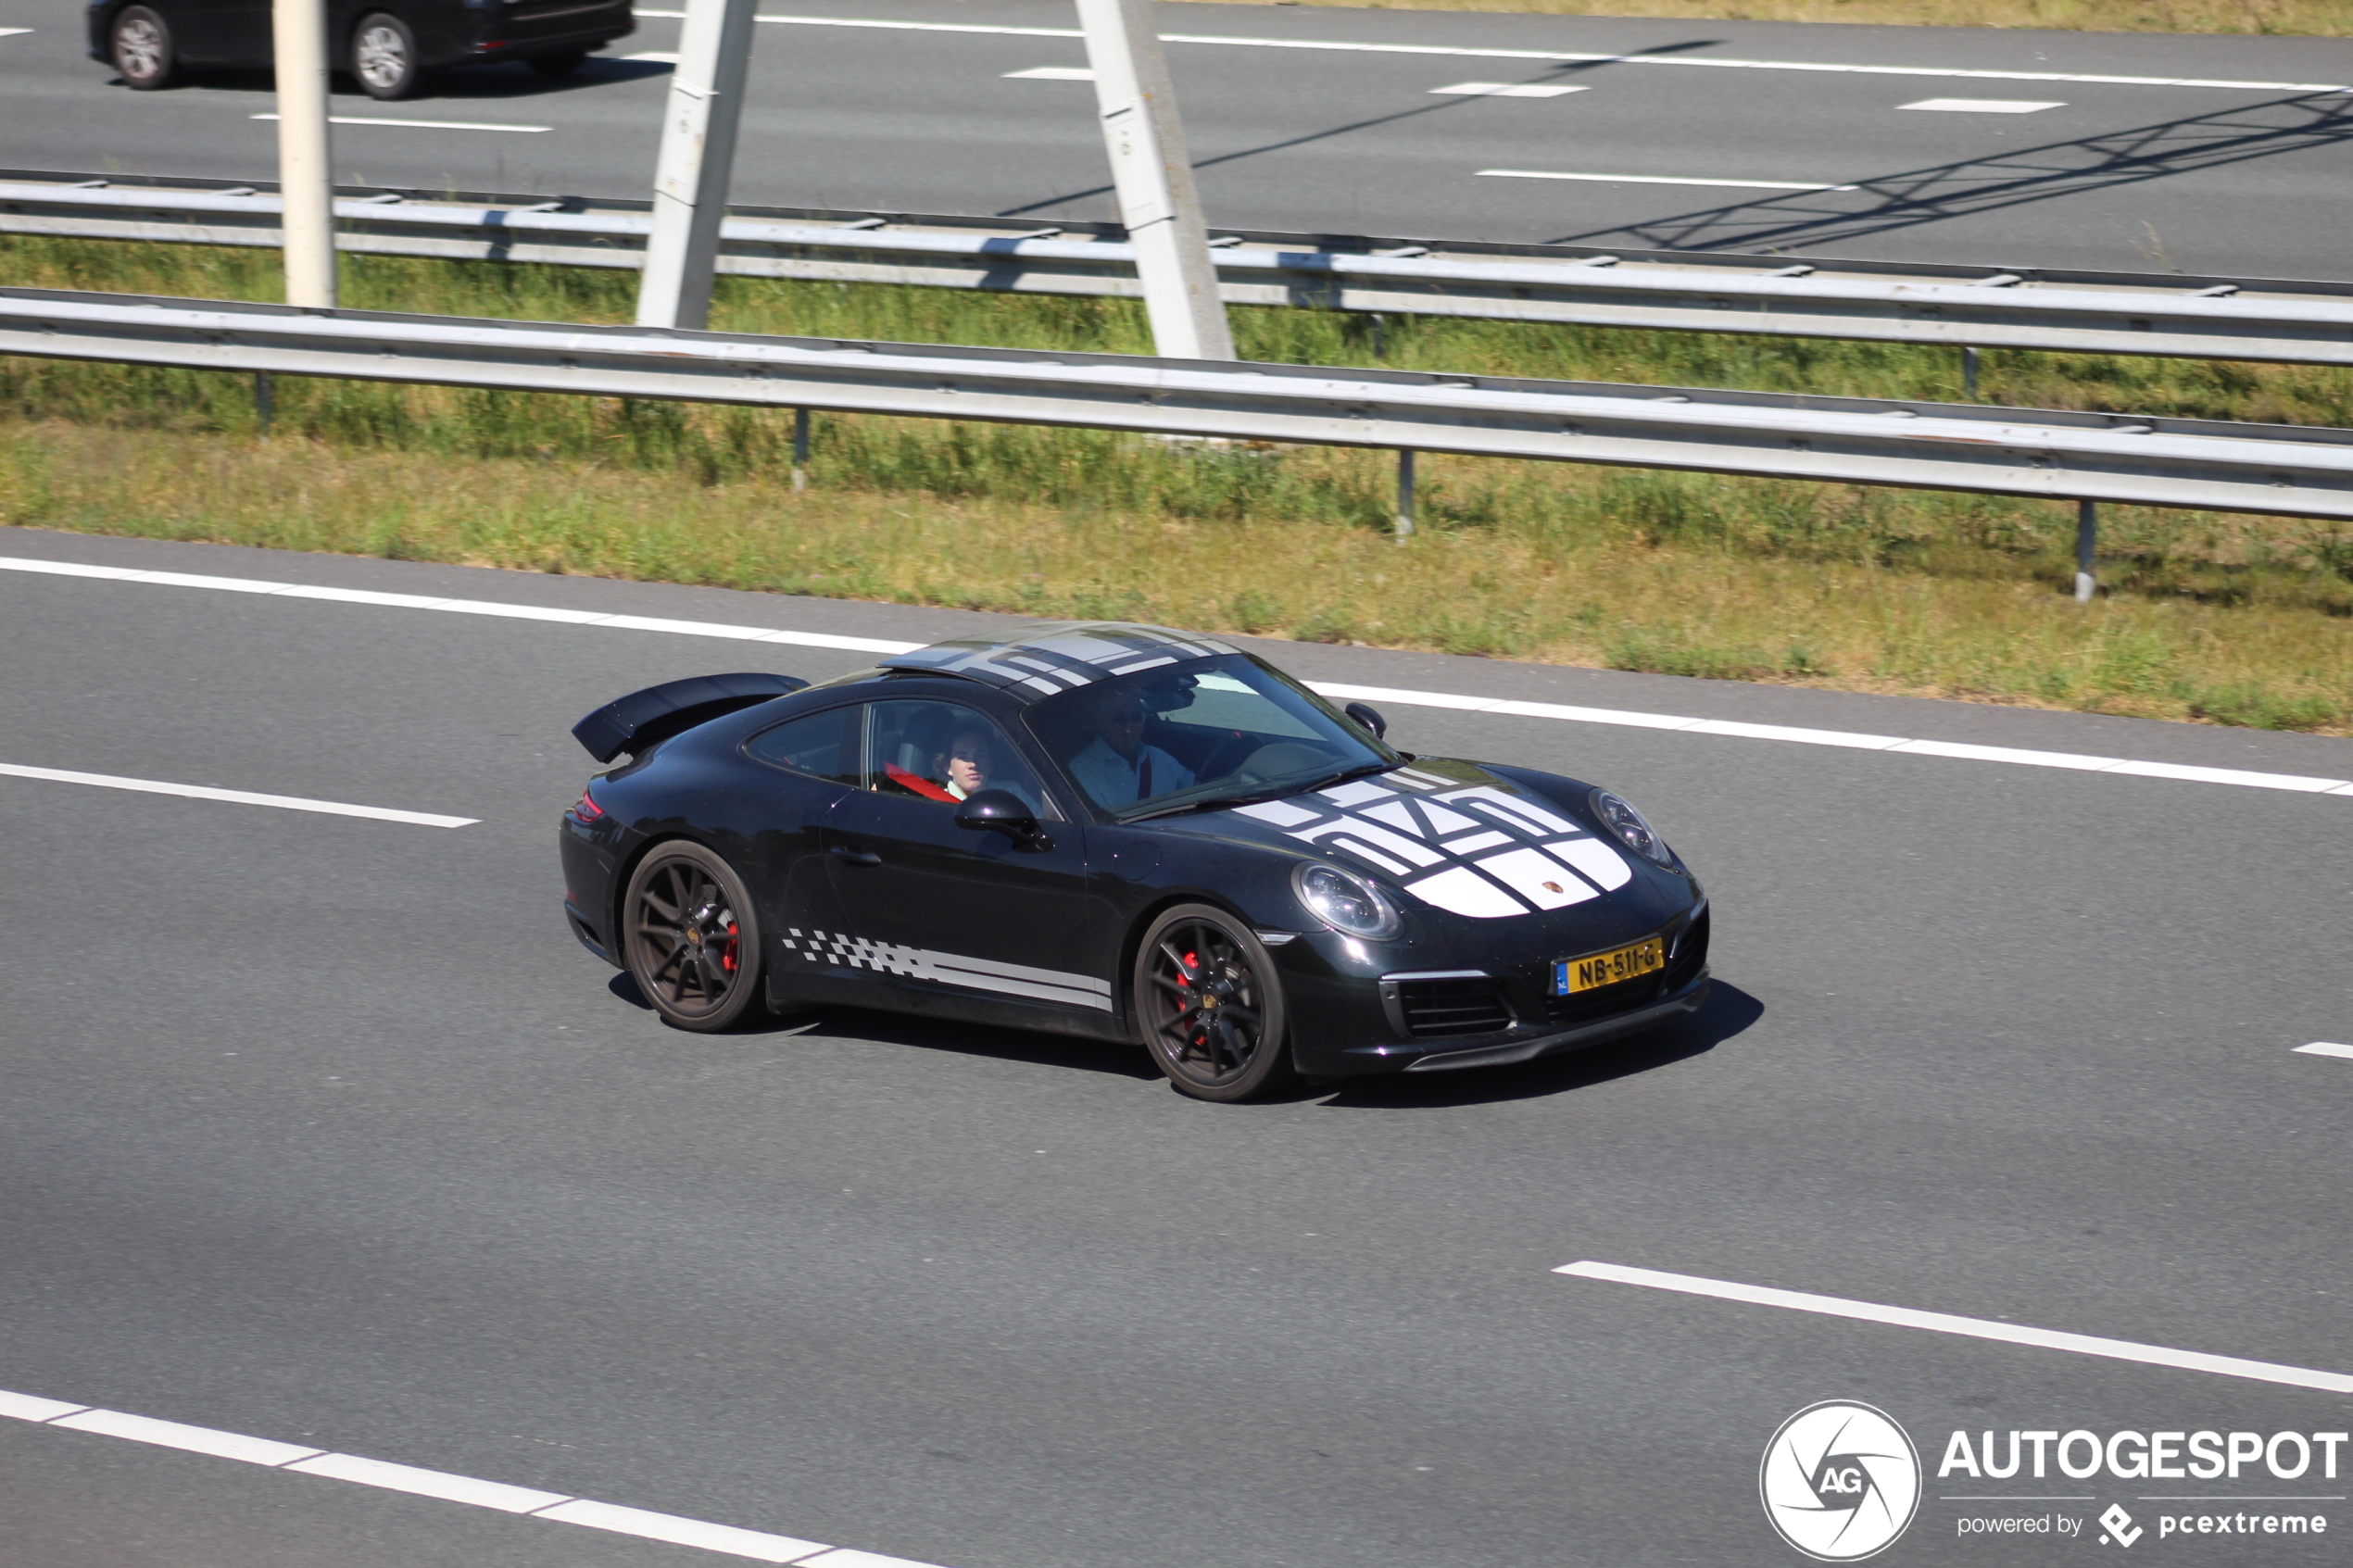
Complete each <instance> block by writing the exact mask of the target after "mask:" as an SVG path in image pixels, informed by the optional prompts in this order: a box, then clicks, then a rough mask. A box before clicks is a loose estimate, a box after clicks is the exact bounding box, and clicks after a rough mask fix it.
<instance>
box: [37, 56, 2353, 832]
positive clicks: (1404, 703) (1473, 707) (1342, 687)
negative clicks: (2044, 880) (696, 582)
mask: <svg viewBox="0 0 2353 1568" xmlns="http://www.w3.org/2000/svg"><path fill="white" fill-rule="evenodd" d="M637 14H638V15H640V16H643V15H645V13H644V12H642V11H641V12H639V13H637ZM0 571H31V572H42V573H46V574H48V575H51V576H57V577H91V578H97V579H101V580H103V581H107V582H118V583H147V584H149V585H151V586H160V587H171V588H210V589H216V590H219V591H222V592H227V593H243V594H276V595H281V596H284V597H287V598H302V599H327V600H333V601H337V602H341V603H346V604H363V605H378V606H383V607H385V608H399V609H433V610H444V611H447V612H450V613H453V614H459V615H495V616H502V617H506V618H509V619H511V620H516V621H556V622H560V623H561V624H565V625H572V626H607V627H616V628H619V629H621V630H623V631H636V632H667V633H676V634H679V635H682V636H696V637H724V638H729V639H732V640H737V641H749V642H761V643H777V644H783V645H786V646H799V647H815V648H841V649H846V650H849V651H850V652H855V653H886V654H888V653H912V652H913V651H914V650H915V649H917V648H919V647H922V646H924V645H923V644H921V643H900V642H891V641H887V640H886V639H884V638H880V637H846V636H837V635H835V634H834V633H824V632H776V631H763V630H761V628H759V627H757V626H731V625H727V624H724V623H723V622H720V621H673V620H666V619H662V618H659V617H654V616H642V615H605V614H598V613H597V612H595V611H591V610H580V609H557V608H551V607H548V606H546V605H514V604H501V603H498V602H497V601H496V600H492V599H443V598H434V597H433V596H430V595H425V594H384V593H373V592H369V591H366V590H363V589H358V588H312V587H308V586H305V585H303V584H300V583H273V582H269V581H266V580H264V579H260V578H250V577H210V576H206V575H203V574H201V573H197V572H186V571H136V570H132V569H130V568H126V567H119V566H89V565H84V564H83V563H82V562H79V561H52V560H35V559H31V558H26V557H19V556H0ZM1308 684H1309V685H1310V686H1311V687H1313V688H1314V689H1315V691H1317V692H1320V693H1322V694H1323V695H1324V696H1330V697H1338V698H1340V700H1341V701H1343V702H1347V701H1357V700H1361V701H1365V702H1388V703H1394V704H1397V705H1398V706H1400V707H1404V708H1445V709H1458V710H1460V711H1463V712H1466V713H1491V714H1494V715H1496V716H1497V717H1499V718H1505V719H1552V720H1557V721H1562V722H1566V723H1572V724H1614V725H1617V726H1619V727H1620V728H1628V729H1637V730H1680V731H1684V732H1687V733H1689V734H1698V735H1723V736H1727V737H1730V738H1735V739H1742V740H1770V741H1786V742H1790V743H1793V744H1795V745H1800V746H1849V747H1853V748H1855V749H1857V750H1864V751H1886V752H1902V753H1905V754H1906V755H1909V756H1913V757H1943V758H1949V759H1957V760H1960V761H1969V762H2001V763H2008V764H2011V765H2014V766H2018V767H2027V768H2064V769H2073V770H2077V771H2083V772H2093V773H2121V774H2125V775H2128V776H2131V777H2136V778H2149V779H2173V780H2179V781H2181V782H2183V783H2186V784H2232V785H2236V786H2239V787H2242V788H2246V789H2280V790H2289V791H2294V792H2296V793H2300V794H2306V795H2341V796H2347V797H2353V780H2348V779H2323V778H2308V777H2305V776H2303V775H2300V774H2296V773H2267V772H2257V771H2251V770H2247V769H2244V768H2202V767H2194V766H2191V765H2189V764H2186V763H2181V762H2138V761H2133V760H2131V759H2126V758H2121V757H2089V756H2083V755H2081V754H2079V753H2076V752H2070V751H2041V750H2036V749H2033V748H2031V747H2026V746H1974V745H1970V744H1969V743H1967V742H1963V741H1947V740H1906V739H1905V738H1903V737H1902V736H1899V735H1874V734H1865V733H1863V732H1860V731H1856V730H1816V729H1806V728H1802V727H1799V726H1795V725H1788V724H1749V723H1743V722H1740V721H1735V720H1730V719H1694V718H1692V717H1690V716H1688V715H1686V714H1680V713H1644V712H1641V711H1639V710H1637V709H1626V708H1581V707H1578V706H1575V705H1573V704H1568V703H1557V702H1522V701H1519V700H1517V699H1516V698H1511V697H1491V696H1466V695H1464V694H1462V693H1459V692H1425V691H1413V690H1408V689H1405V688H1402V687H1397V686H1360V685H1353V684H1342V683H1339V682H1329V681H1311V682H1309V683H1308ZM35 771H36V772H39V771H38V770H35ZM41 776H44V777H45V776H50V775H47V774H46V773H42V774H41ZM130 782H135V781H130ZM169 787H172V788H175V789H176V788H178V787H180V786H176V785H174V786H169ZM268 798H270V799H271V800H272V801H274V800H275V799H276V797H268ZM315 809H326V808H325V806H324V803H319V804H318V805H317V807H316V808H315ZM353 809H355V810H365V809H366V808H353Z"/></svg>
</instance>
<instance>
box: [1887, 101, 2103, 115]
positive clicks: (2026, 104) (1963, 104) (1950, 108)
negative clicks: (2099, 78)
mask: <svg viewBox="0 0 2353 1568" xmlns="http://www.w3.org/2000/svg"><path fill="white" fill-rule="evenodd" d="M1895 107H1897V108H1899V109H1925V110H1927V111H1928V112H1929V113H1931V114H2041V113H2042V112H2043V111H2044V110H2045V109H2063V108H2065V107H2067V106H2066V105H2065V104H2053V103H2035V102H2033V101H2032V100H2030V99H2026V98H1922V99H1921V100H1920V101H1919V103H1917V104H1898V105H1896V106H1895Z"/></svg>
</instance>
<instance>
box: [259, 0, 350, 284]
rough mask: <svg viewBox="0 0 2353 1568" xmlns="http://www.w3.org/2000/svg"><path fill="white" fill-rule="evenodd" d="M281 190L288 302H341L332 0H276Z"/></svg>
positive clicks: (274, 21)
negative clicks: (330, 133) (330, 99)
mask: <svg viewBox="0 0 2353 1568" xmlns="http://www.w3.org/2000/svg"><path fill="white" fill-rule="evenodd" d="M270 27H271V49H272V51H273V53H274V54H275V56H276V65H277V77H278V196H279V200H280V201H281V202H283V204H284V207H283V212H284V216H283V220H282V221H283V232H284V234H285V256H286V303H287V304H288V305H294V306H299V307H303V308H304V309H308V310H332V309H333V308H334V305H335V200H334V163H333V156H332V154H331V152H330V149H329V147H328V144H327V6H326V0H274V3H273V5H272V6H271V14H270Z"/></svg>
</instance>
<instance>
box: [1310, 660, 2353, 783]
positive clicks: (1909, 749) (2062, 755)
mask: <svg viewBox="0 0 2353 1568" xmlns="http://www.w3.org/2000/svg"><path fill="white" fill-rule="evenodd" d="M1309 684H1310V685H1313V686H1314V687H1315V690H1316V691H1318V692H1320V693H1322V694H1323V695H1324V696H1331V697H1339V698H1340V699H1341V700H1343V701H1362V702H1390V703H1395V704H1398V705H1399V706H1401V707H1405V708H1452V709H1463V710H1465V711H1467V712H1473V713H1493V714H1497V715H1500V716H1502V717H1504V718H1512V719H1559V720H1564V721H1567V722H1570V723H1577V724H1617V725H1622V726H1626V727H1629V728H1633V729H1639V730H1681V731H1683V732H1685V733H1687V734H1695V735H1730V736H1736V737H1738V738H1741V739H1743V740H1776V741H1789V742H1793V743H1794V744H1796V745H1800V746H1852V747H1854V748H1856V749H1858V750H1863V751H1885V752H1902V753H1905V754H1906V755H1909V756H1913V757H1947V758H1954V759H1960V760H1964V761H1971V762H2007V763H2011V764H2015V765H2018V766H2021V767H2029V768H2071V769H2077V770H2081V771H2085V772H2093V773H2121V774H2125V775H2128V776H2132V777H2136V778H2149V779H2178V780H2180V781H2182V782H2183V783H2185V784H2235V785H2238V786H2240V787H2242V788H2246V789H2283V790H2289V791H2293V792H2296V793H2297V794H2303V795H2345V796H2353V780H2346V779H2322V778H2307V777H2304V776H2302V775H2300V774H2296V773H2263V772H2255V771H2250V770H2247V769H2244V768H2198V767H2192V766H2190V765H2188V764H2186V763H2181V762H2135V761H2131V760H2128V759H2124V758H2121V757H2085V756H2081V755H2078V754H2077V753H2074V752H2070V751H2037V750H2032V749H2030V748H2028V747H2024V746H1969V745H1966V744H1964V743H1962V742H1959V741H1946V740H1905V739H1903V738H1901V737H1899V736H1896V735H1873V734H1863V733H1862V732H1860V731H1856V730H1809V729H1803V728H1799V727H1797V726H1794V725H1788V724H1744V723H1739V722H1735V721H1732V720H1729V719H1692V718H1687V717H1685V716H1683V715H1681V714H1678V713H1642V712H1637V711H1635V710H1633V709H1623V708H1578V707H1573V706H1571V705H1568V704H1566V703H1553V702H1517V701H1511V700H1506V699H1499V698H1495V697H1481V696H1461V695H1459V694H1457V693H1453V692H1417V691H1406V690H1402V689H1400V688H1397V687H1393V686H1357V685H1341V684H1336V683H1319V682H1310V683H1309Z"/></svg>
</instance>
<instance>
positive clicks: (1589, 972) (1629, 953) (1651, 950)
mask: <svg viewBox="0 0 2353 1568" xmlns="http://www.w3.org/2000/svg"><path fill="white" fill-rule="evenodd" d="M1666 967H1667V941H1666V939H1665V938H1664V937H1659V936H1645V937H1644V938H1642V940H1641V941H1640V942H1637V943H1635V944H1634V945H1633V946H1632V947H1620V948H1618V949H1617V951H1615V952H1610V953H1595V954H1594V955H1593V956H1592V957H1591V958H1584V959H1563V960H1561V961H1560V962H1558V963H1556V964H1554V966H1553V995H1554V996H1555V997H1569V996H1574V995H1576V994H1577V993H1578V992H1579V991H1597V990H1599V989H1601V987H1603V986H1604V985H1617V983H1618V982H1619V981H1621V980H1634V979H1638V978H1640V977H1641V976H1642V975H1645V974H1650V973H1653V972H1656V971H1658V970H1662V969H1665V968H1666Z"/></svg>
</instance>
